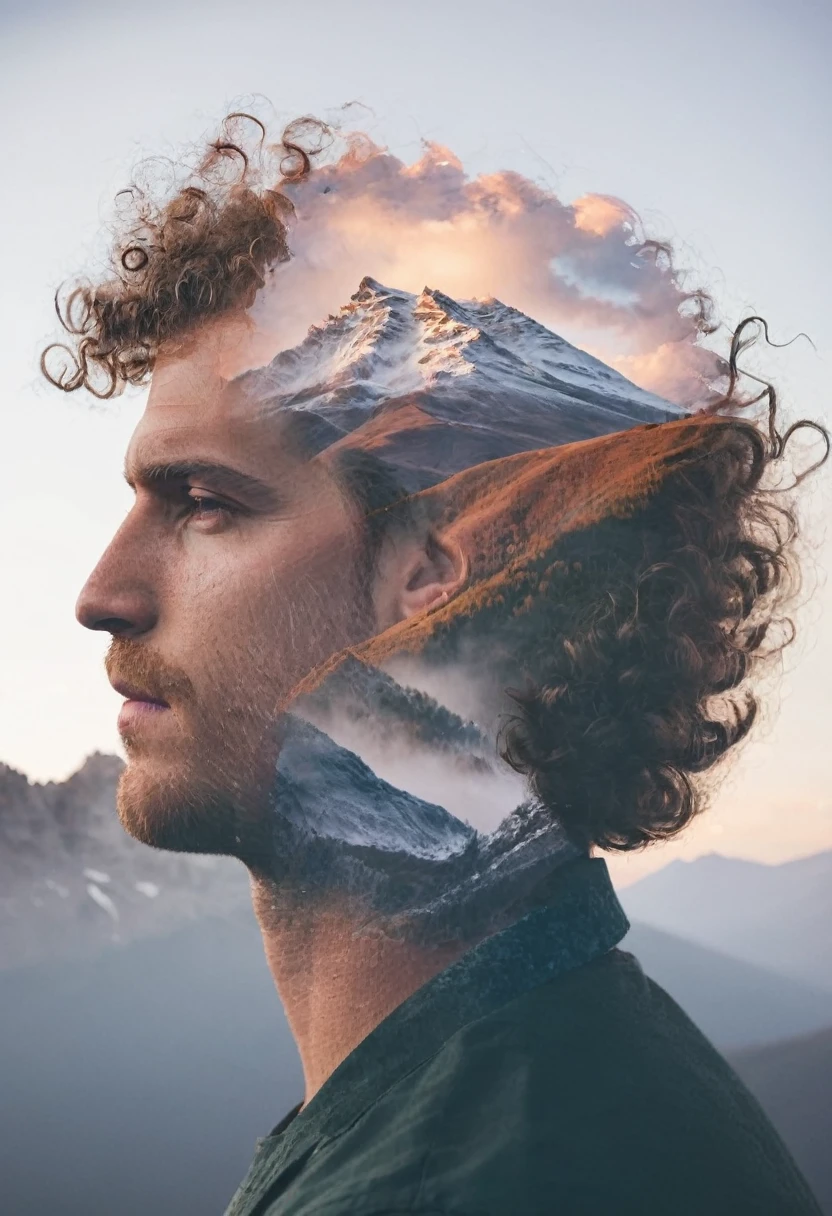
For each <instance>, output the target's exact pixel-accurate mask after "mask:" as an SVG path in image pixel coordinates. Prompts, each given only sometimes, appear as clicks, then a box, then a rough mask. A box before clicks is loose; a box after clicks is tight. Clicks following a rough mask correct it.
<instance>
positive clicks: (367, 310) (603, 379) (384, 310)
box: [255, 278, 685, 421]
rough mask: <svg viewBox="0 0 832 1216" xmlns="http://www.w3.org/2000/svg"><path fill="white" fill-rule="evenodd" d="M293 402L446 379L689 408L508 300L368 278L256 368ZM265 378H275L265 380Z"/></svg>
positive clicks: (662, 410)
mask: <svg viewBox="0 0 832 1216" xmlns="http://www.w3.org/2000/svg"><path fill="white" fill-rule="evenodd" d="M255 375H256V377H257V381H258V383H259V385H261V386H262V385H263V384H264V382H265V384H266V385H267V392H268V394H269V395H270V396H271V397H276V398H278V399H280V402H281V404H283V405H287V406H291V407H292V408H308V409H316V410H317V409H322V408H323V409H325V408H326V407H327V406H332V405H343V404H345V403H346V402H347V401H348V402H349V404H350V405H352V406H364V407H365V408H368V409H369V408H371V407H372V406H374V405H376V404H377V403H379V402H381V401H384V400H390V399H394V398H397V397H402V396H405V395H407V394H409V393H416V392H422V391H426V392H435V391H437V390H441V389H442V387H443V386H444V387H457V388H459V387H461V386H462V385H464V387H465V388H466V390H468V391H470V392H472V393H476V392H482V391H486V392H490V393H493V392H494V391H495V390H496V391H498V392H516V393H521V394H524V395H531V396H533V397H535V398H537V399H544V400H545V398H546V397H547V396H548V395H552V396H553V397H554V398H555V399H556V400H557V401H558V403H559V404H560V403H561V399H562V396H563V395H564V394H566V395H568V396H571V397H573V398H575V399H577V400H580V399H581V398H582V397H584V396H585V397H586V399H587V400H588V401H590V402H592V403H595V404H605V405H607V406H608V407H623V408H625V409H631V410H632V409H634V410H636V411H637V414H638V417H639V420H641V421H649V420H651V416H652V418H653V419H654V420H655V421H662V420H664V419H665V418H666V417H670V416H678V415H681V414H683V413H684V412H685V411H684V410H682V408H681V407H679V406H677V405H673V404H672V403H671V402H668V401H665V400H664V399H663V398H661V397H658V396H656V395H655V394H654V393H650V392H647V391H646V390H645V389H641V388H639V387H638V386H637V385H635V384H633V383H632V382H631V381H630V380H628V379H627V378H626V377H625V376H622V375H621V374H620V373H619V372H617V371H615V370H614V369H613V368H611V367H608V366H607V365H606V364H604V363H602V362H601V360H599V359H596V358H594V357H593V356H592V355H589V354H587V353H586V352H585V351H582V350H579V349H578V347H576V346H572V345H571V343H569V342H567V341H566V340H565V339H564V338H561V337H559V336H558V335H557V334H555V333H552V332H551V330H548V329H547V328H546V327H545V326H544V325H541V324H540V323H539V322H537V321H534V320H532V318H531V317H528V316H526V315H525V314H524V313H522V312H520V311H519V310H518V309H516V308H511V307H510V306H509V305H507V304H503V303H502V302H501V301H500V300H496V299H487V300H462V301H456V300H453V299H451V297H450V296H446V295H445V294H443V293H442V292H441V291H437V290H434V289H432V288H429V287H425V289H424V290H423V291H422V293H421V294H420V295H418V296H417V295H415V294H412V293H410V292H406V291H399V290H396V289H395V288H391V287H385V286H384V285H383V284H381V283H378V282H376V280H375V279H372V278H364V279H363V280H362V281H361V284H360V285H359V288H358V291H357V292H356V293H355V294H354V295H353V296H352V297H351V299H350V301H349V303H347V304H346V305H344V307H343V308H341V310H340V312H338V313H337V314H336V315H334V316H330V317H329V318H328V319H327V321H325V322H324V323H323V324H322V325H316V326H313V327H312V328H311V329H310V330H309V333H308V335H307V337H306V338H305V339H304V341H303V342H301V343H300V344H299V345H298V346H295V347H293V348H292V349H290V350H286V351H282V352H280V354H278V355H277V356H276V358H275V359H274V360H273V361H272V362H271V363H270V364H269V366H268V368H266V369H262V370H261V371H259V372H257V373H255ZM264 377H265V381H264Z"/></svg>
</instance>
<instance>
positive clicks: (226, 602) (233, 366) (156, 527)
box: [78, 311, 460, 857]
mask: <svg viewBox="0 0 832 1216" xmlns="http://www.w3.org/2000/svg"><path fill="white" fill-rule="evenodd" d="M258 341H259V335H258V333H257V331H256V330H255V329H254V327H253V326H252V324H251V323H250V321H249V320H248V318H247V317H246V315H245V313H243V312H241V311H240V312H232V313H229V314H228V315H227V316H223V317H219V318H212V319H210V320H208V321H203V322H200V323H199V324H197V325H195V326H194V328H193V329H192V330H191V331H190V332H189V333H187V334H183V335H182V337H181V338H180V339H179V340H178V341H177V342H176V343H175V344H173V343H171V344H170V345H169V346H167V347H166V346H164V345H163V346H162V347H161V348H160V350H159V352H158V356H157V358H156V360H155V366H154V373H153V381H152V386H151V390H150V394H149V398H148V402H147V407H146V410H145V412H144V415H143V417H142V419H141V421H140V422H139V425H138V427H137V428H136V431H135V433H134V435H133V437H132V439H131V441H130V445H129V448H128V452H127V457H126V463H125V474H126V477H127V480H128V482H129V484H130V485H131V487H132V488H133V490H134V493H135V503H134V505H133V507H132V509H131V511H130V513H129V515H128V516H127V518H126V520H125V521H124V523H123V524H122V526H121V528H120V529H119V531H118V533H117V534H116V536H115V537H114V538H113V541H112V542H111V544H110V546H109V548H108V549H107V551H106V553H105V554H104V555H103V557H102V558H101V560H100V562H99V563H98V565H97V567H96V569H95V570H94V572H93V573H92V575H91V576H90V578H89V580H88V582H87V584H86V586H85V587H84V589H83V591H82V593H81V596H80V599H79V602H78V617H79V620H80V621H81V623H82V624H83V625H85V626H86V627H87V628H90V629H97V630H105V631H108V632H109V633H111V634H112V638H113V641H112V644H111V647H110V651H109V653H108V657H107V669H108V674H109V676H110V680H111V682H112V683H113V685H114V687H115V688H116V689H117V691H119V692H120V693H122V694H123V695H124V696H125V697H126V698H127V700H126V702H125V706H124V708H123V709H122V712H121V715H120V719H119V725H120V730H121V733H122V737H123V740H124V744H125V748H126V750H127V754H128V765H127V769H126V771H125V774H124V777H123V780H122V784H121V789H120V814H121V818H122V821H123V822H124V824H125V826H126V827H127V829H128V830H129V831H130V832H131V833H132V834H133V835H135V836H137V837H139V838H140V839H142V840H144V841H146V842H147V843H149V844H154V845H158V846H161V847H166V848H177V849H186V850H200V851H201V850H207V851H218V852H229V853H236V854H240V855H242V856H244V857H248V855H249V854H250V853H251V852H252V851H257V850H258V849H259V848H261V847H262V843H261V838H260V829H261V827H262V825H263V823H264V822H265V820H266V818H267V816H266V810H267V805H268V795H269V792H270V788H271V784H272V782H273V774H274V763H275V758H276V755H277V751H278V748H279V730H280V719H281V712H282V711H283V710H284V709H285V708H287V701H288V699H289V698H290V694H291V692H292V689H293V688H294V686H295V685H296V684H297V683H298V682H299V681H300V680H301V679H302V678H303V677H304V676H305V675H307V674H308V673H309V672H310V671H311V670H312V669H313V668H315V667H316V666H317V665H318V664H320V663H322V662H323V661H325V660H326V659H327V658H329V657H330V655H332V654H333V653H335V652H337V651H339V650H341V649H343V648H344V647H347V646H351V645H354V644H356V643H357V642H360V641H362V640H364V639H365V638H367V637H368V636H370V635H371V634H373V633H375V632H377V631H378V630H380V629H383V628H386V627H387V626H388V625H390V624H393V623H394V622H395V621H397V620H399V619H403V618H405V617H407V616H409V615H412V614H414V613H416V612H418V611H421V610H422V609H424V608H425V607H428V606H429V605H430V604H431V603H432V602H433V601H434V600H436V599H438V598H440V597H441V596H443V595H444V594H447V593H448V592H449V590H450V589H452V588H453V586H454V585H455V584H456V582H457V581H458V578H459V572H460V571H459V564H458V562H457V560H456V559H455V557H454V554H453V552H452V551H450V550H449V549H447V548H446V547H445V546H443V545H442V543H441V542H438V541H437V540H436V538H434V537H433V535H432V533H431V530H430V527H429V525H428V524H427V522H426V521H417V520H416V519H413V520H412V521H411V526H408V527H400V528H394V529H387V530H386V531H385V533H384V534H383V535H382V536H379V535H376V533H375V531H374V530H373V528H374V525H373V524H372V522H371V521H370V520H368V519H367V514H368V511H367V507H368V505H370V506H372V504H368V503H367V502H366V501H363V500H362V495H361V494H360V493H358V492H356V491H357V489H358V486H351V484H350V482H351V480H354V481H356V480H357V477H356V473H357V471H358V470H357V469H356V468H354V467H352V465H351V464H350V462H349V461H343V462H340V463H339V462H337V461H325V460H322V459H320V458H315V457H314V456H312V455H311V454H310V452H309V451H308V450H307V449H306V446H305V444H304V440H303V436H302V433H299V428H298V427H297V426H293V425H292V417H291V415H286V414H281V413H279V412H276V411H272V410H270V409H269V408H268V406H267V405H263V404H262V403H259V402H258V399H257V396H256V394H253V393H252V392H251V391H250V387H246V388H244V387H243V381H241V380H240V379H239V376H240V373H241V372H243V371H246V370H248V369H249V368H250V367H251V366H252V364H253V362H255V361H256V357H257V355H256V349H257V343H258ZM362 472H365V470H362ZM368 554H369V555H371V560H368Z"/></svg>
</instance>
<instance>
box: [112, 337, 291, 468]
mask: <svg viewBox="0 0 832 1216" xmlns="http://www.w3.org/2000/svg"><path fill="white" fill-rule="evenodd" d="M261 343H262V339H261V337H260V335H259V334H258V333H257V331H256V330H254V328H253V327H252V326H251V325H250V323H248V321H247V319H246V318H244V317H243V318H238V317H234V318H231V319H221V320H220V321H214V322H212V323H210V324H208V325H205V326H203V327H202V328H201V329H200V330H199V331H197V332H196V333H195V334H193V335H191V336H190V337H189V338H188V339H187V341H186V342H184V343H182V344H177V345H176V346H173V347H168V348H167V349H166V348H164V347H163V348H162V350H161V351H160V353H159V357H158V359H157V362H156V366H155V368H154V372H153V380H152V384H151V388H150V393H149V395H148V400H147V405H146V408H145V411H144V414H143V415H142V418H141V420H140V421H139V424H138V426H137V427H136V430H135V431H134V433H133V437H132V439H131V440H130V445H129V448H128V454H127V463H128V465H135V464H163V463H169V462H175V461H177V460H182V459H191V458H195V457H198V458H200V459H202V460H216V461H218V460H225V461H233V462H236V463H242V464H244V465H245V466H246V467H247V468H248V469H249V470H250V471H252V472H255V473H259V474H260V475H265V474H266V473H268V472H269V471H271V472H272V473H273V472H274V470H275V468H276V467H277V466H279V465H285V464H286V463H287V462H291V461H292V460H293V459H294V460H295V461H296V460H297V453H296V451H295V449H296V444H294V443H293V442H292V435H293V428H292V425H291V422H292V418H291V414H290V413H289V412H288V411H277V410H275V409H270V408H268V405H267V404H266V403H264V402H263V401H262V400H259V399H258V397H257V395H256V393H254V392H252V390H251V380H250V378H249V380H248V382H247V386H244V381H243V380H242V379H241V377H242V375H243V373H245V372H246V371H248V370H249V369H250V368H253V367H257V366H259V365H260V362H259V360H260V359H261V357H262V355H261V350H260V347H261Z"/></svg>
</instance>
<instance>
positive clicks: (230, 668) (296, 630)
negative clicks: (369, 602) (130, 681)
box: [181, 527, 371, 701]
mask: <svg viewBox="0 0 832 1216" xmlns="http://www.w3.org/2000/svg"><path fill="white" fill-rule="evenodd" d="M292 540H293V543H291V544H283V545H281V546H280V547H277V546H275V545H271V546H266V545H264V546H262V547H260V548H258V549H253V548H252V549H249V550H248V551H246V552H243V551H239V552H238V553H237V554H236V560H233V561H228V562H227V563H225V564H224V566H223V569H222V570H221V571H217V572H216V573H215V574H212V575H210V576H209V575H208V574H207V573H206V572H205V571H204V569H203V571H202V572H201V573H199V574H197V575H195V576H194V578H193V580H192V581H190V583H189V585H186V586H183V587H181V594H182V596H183V601H184V600H187V601H189V602H190V603H189V608H188V611H187V613H186V617H187V619H189V620H190V622H191V627H190V628H189V634H190V637H189V639H188V643H187V648H188V650H189V651H190V652H191V656H192V660H191V663H190V664H189V666H191V667H195V668H196V672H195V682H199V683H202V684H203V687H205V683H204V681H210V682H211V683H212V684H213V685H214V686H215V687H217V688H218V689H219V688H224V689H225V691H226V694H227V693H228V692H229V690H230V689H231V688H232V687H233V685H234V684H238V685H239V687H240V688H241V689H243V690H246V695H251V696H252V697H256V689H258V688H259V689H263V690H264V691H265V690H266V689H268V691H269V693H270V694H278V695H280V694H285V693H287V692H288V691H289V689H290V688H291V687H293V686H294V685H295V684H296V683H298V681H300V680H301V679H302V678H303V677H304V676H305V675H307V674H308V673H309V672H310V671H311V670H312V669H313V668H314V667H316V666H317V665H318V664H319V663H322V662H324V661H325V660H326V659H327V658H329V657H330V656H331V655H332V654H334V653H336V652H337V651H339V650H341V649H343V648H344V647H345V646H348V645H352V644H355V643H356V642H358V641H361V640H363V639H364V638H365V637H366V636H367V634H368V632H371V630H370V614H369V612H368V610H367V606H366V603H365V600H366V596H365V594H364V591H363V589H362V587H361V586H360V585H359V584H360V581H361V580H360V576H359V564H358V563H357V561H356V556H357V555H356V550H355V541H354V537H353V536H352V534H351V533H347V534H346V535H345V534H340V535H335V534H329V535H324V536H321V535H320V532H318V534H317V535H316V534H315V530H314V529H313V528H311V527H310V528H309V529H308V530H307V535H305V536H304V535H296V536H294V537H293V538H292ZM233 699H234V700H235V701H236V700H238V699H239V698H238V697H236V696H234V697H233Z"/></svg>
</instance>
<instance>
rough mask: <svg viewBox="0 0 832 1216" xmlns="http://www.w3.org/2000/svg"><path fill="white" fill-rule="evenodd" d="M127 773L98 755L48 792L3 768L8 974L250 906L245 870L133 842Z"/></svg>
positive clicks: (0, 841)
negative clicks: (123, 793)
mask: <svg viewBox="0 0 832 1216" xmlns="http://www.w3.org/2000/svg"><path fill="white" fill-rule="evenodd" d="M122 768H123V764H122V762H121V760H119V759H118V757H117V756H103V755H98V754H96V755H93V756H90V757H89V759H88V760H87V761H86V762H85V763H84V764H83V765H82V767H81V768H80V769H79V770H78V772H77V773H74V774H73V775H72V776H71V777H69V778H68V779H67V780H66V781H61V782H49V783H47V784H45V785H38V784H36V783H33V782H30V781H28V780H27V778H26V777H25V776H24V775H23V773H19V772H17V771H15V770H14V769H12V768H9V767H8V766H6V765H0V970H2V969H3V968H8V967H14V966H19V965H21V964H26V963H34V962H43V961H46V960H50V959H69V958H85V957H91V956H92V955H94V954H96V953H98V952H100V951H101V950H106V949H108V948H113V947H116V946H119V945H121V946H123V945H125V944H127V943H129V942H131V941H135V940H136V939H138V938H142V937H148V936H153V935H154V934H168V933H171V932H172V931H173V930H175V929H176V928H178V927H179V926H181V925H186V924H189V923H190V922H192V921H194V920H195V919H197V918H199V917H202V916H205V915H206V914H211V913H214V914H219V915H222V914H225V913H232V912H234V911H235V910H237V909H240V908H242V909H245V908H247V907H248V904H249V898H250V897H249V887H248V882H247V881H246V875H245V871H244V870H243V867H242V866H241V865H239V863H237V862H233V861H230V860H228V859H227V858H218V857H197V856H192V855H190V854H187V853H178V854H177V853H165V852H162V851H161V850H158V849H151V848H148V846H147V845H144V844H139V843H138V841H135V840H133V839H132V837H130V836H128V835H127V833H126V832H125V830H124V828H123V827H122V826H121V824H120V823H119V820H118V816H117V814H116V786H117V785H118V779H119V776H120V774H121V771H122Z"/></svg>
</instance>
